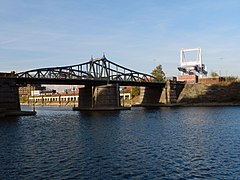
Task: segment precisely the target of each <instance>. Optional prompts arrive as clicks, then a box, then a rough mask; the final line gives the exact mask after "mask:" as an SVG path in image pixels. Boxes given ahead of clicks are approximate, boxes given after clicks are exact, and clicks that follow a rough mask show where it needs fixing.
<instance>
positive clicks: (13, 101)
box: [0, 79, 21, 111]
mask: <svg viewBox="0 0 240 180" xmlns="http://www.w3.org/2000/svg"><path fill="white" fill-rule="evenodd" d="M0 108H1V109H5V110H6V111H20V110H21V108H20V102H19V93H18V87H17V86H16V82H15V81H14V80H9V79H0Z"/></svg>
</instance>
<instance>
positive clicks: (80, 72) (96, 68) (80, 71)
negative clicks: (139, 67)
mask: <svg viewBox="0 0 240 180" xmlns="http://www.w3.org/2000/svg"><path fill="white" fill-rule="evenodd" d="M16 75H17V77H18V79H28V80H30V79H38V80H39V81H41V80H43V79H44V80H48V82H50V81H51V80H55V81H56V80H60V81H61V80H62V81H63V80H65V82H66V81H69V82H70V81H71V82H73V81H74V80H75V81H78V82H84V81H85V82H86V81H88V82H89V81H91V82H93V81H95V82H97V81H107V82H109V83H112V82H114V83H121V82H135V83H151V82H153V83H154V82H155V83H156V82H158V80H157V79H156V78H155V77H154V76H151V75H149V74H145V73H140V72H137V71H134V70H131V69H128V68H125V67H123V66H120V65H118V64H116V63H113V62H111V61H110V60H108V59H107V58H106V57H105V56H103V57H102V58H97V59H93V58H91V60H90V61H89V62H86V63H82V64H77V65H72V66H63V67H51V68H40V69H33V70H29V71H26V72H20V73H17V74H16Z"/></svg>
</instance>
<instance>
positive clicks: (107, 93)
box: [73, 84, 130, 111]
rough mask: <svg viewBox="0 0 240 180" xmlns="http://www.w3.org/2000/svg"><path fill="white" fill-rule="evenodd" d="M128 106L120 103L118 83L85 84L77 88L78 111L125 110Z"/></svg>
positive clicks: (75, 108)
mask: <svg viewBox="0 0 240 180" xmlns="http://www.w3.org/2000/svg"><path fill="white" fill-rule="evenodd" d="M127 109H130V108H129V107H122V106H121V104H120V92H119V86H118V84H108V85H102V86H92V85H85V87H84V88H79V99H78V107H74V108H73V110H78V111H94V110H99V111H101V110H102V111H104V110H106V111H107V110H127Z"/></svg>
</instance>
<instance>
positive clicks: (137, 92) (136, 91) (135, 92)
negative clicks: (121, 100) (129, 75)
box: [132, 86, 140, 97]
mask: <svg viewBox="0 0 240 180" xmlns="http://www.w3.org/2000/svg"><path fill="white" fill-rule="evenodd" d="M139 95H140V87H139V86H133V87H132V96H133V97H135V96H139Z"/></svg>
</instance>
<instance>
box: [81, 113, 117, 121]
mask: <svg viewBox="0 0 240 180" xmlns="http://www.w3.org/2000/svg"><path fill="white" fill-rule="evenodd" d="M120 113H121V112H120V111H81V112H79V116H80V117H81V118H83V119H92V118H93V119H102V118H107V117H109V118H111V117H116V118H117V117H118V116H119V115H120Z"/></svg>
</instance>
